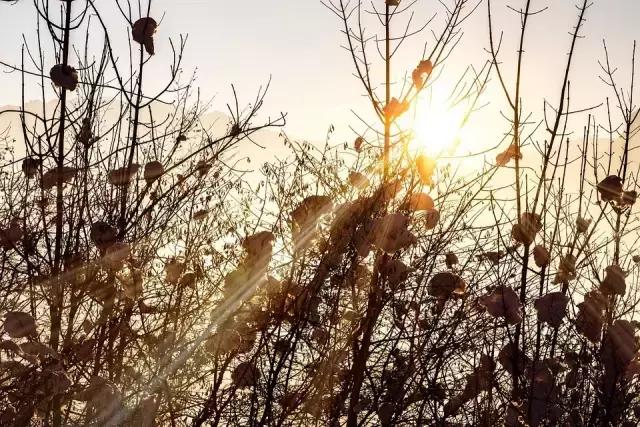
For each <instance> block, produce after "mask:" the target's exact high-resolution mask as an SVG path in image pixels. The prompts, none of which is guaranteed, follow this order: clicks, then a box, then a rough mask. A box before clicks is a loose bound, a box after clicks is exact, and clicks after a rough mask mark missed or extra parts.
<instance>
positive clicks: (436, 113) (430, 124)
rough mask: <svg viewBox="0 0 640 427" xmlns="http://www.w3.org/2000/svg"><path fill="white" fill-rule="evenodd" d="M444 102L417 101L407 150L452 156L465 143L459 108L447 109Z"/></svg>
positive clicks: (462, 119)
mask: <svg viewBox="0 0 640 427" xmlns="http://www.w3.org/2000/svg"><path fill="white" fill-rule="evenodd" d="M447 107H448V106H447V105H446V104H445V103H439V102H434V100H426V99H425V100H419V101H418V105H417V107H416V115H415V122H414V124H413V126H412V128H413V139H412V141H411V142H410V144H409V147H410V149H411V150H413V151H422V152H425V153H427V154H429V155H431V156H435V157H438V156H441V155H447V154H449V155H452V154H453V153H455V152H456V151H457V150H458V148H460V146H461V145H462V144H463V143H464V139H465V135H464V133H465V132H464V130H465V129H464V128H463V127H462V125H463V121H464V116H465V109H464V108H463V106H462V105H459V106H456V107H453V108H447Z"/></svg>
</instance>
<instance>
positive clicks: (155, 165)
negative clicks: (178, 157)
mask: <svg viewBox="0 0 640 427" xmlns="http://www.w3.org/2000/svg"><path fill="white" fill-rule="evenodd" d="M163 174H164V166H162V163H160V162H159V161H157V160H154V161H152V162H149V163H147V164H146V165H145V166H144V180H145V181H147V184H151V183H152V182H154V181H155V180H157V179H158V178H160V177H161V176H162V175H163Z"/></svg>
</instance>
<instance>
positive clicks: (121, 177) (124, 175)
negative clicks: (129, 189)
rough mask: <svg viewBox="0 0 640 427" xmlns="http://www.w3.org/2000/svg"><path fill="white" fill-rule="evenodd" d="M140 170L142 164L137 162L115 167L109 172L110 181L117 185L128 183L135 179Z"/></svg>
mask: <svg viewBox="0 0 640 427" xmlns="http://www.w3.org/2000/svg"><path fill="white" fill-rule="evenodd" d="M138 170H140V165H139V164H137V163H132V164H131V166H123V167H121V168H118V169H114V170H112V171H110V172H109V183H111V185H115V186H125V185H128V184H129V183H130V182H131V180H133V177H134V176H136V174H137V173H138Z"/></svg>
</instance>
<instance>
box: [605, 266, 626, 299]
mask: <svg viewBox="0 0 640 427" xmlns="http://www.w3.org/2000/svg"><path fill="white" fill-rule="evenodd" d="M625 277H626V274H625V272H624V271H622V268H620V266H618V265H610V266H609V267H607V268H605V277H604V280H603V281H602V284H601V285H600V292H602V294H603V295H624V294H625V292H626V290H627V285H626V283H625Z"/></svg>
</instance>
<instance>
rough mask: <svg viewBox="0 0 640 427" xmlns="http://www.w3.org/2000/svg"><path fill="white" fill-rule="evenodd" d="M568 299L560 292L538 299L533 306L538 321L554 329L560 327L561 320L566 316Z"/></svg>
mask: <svg viewBox="0 0 640 427" xmlns="http://www.w3.org/2000/svg"><path fill="white" fill-rule="evenodd" d="M568 303H569V297H567V296H566V295H565V294H563V293H562V292H551V293H549V294H547V295H544V296H542V297H540V298H538V299H537V300H536V301H535V303H534V306H535V308H536V310H537V312H538V320H539V321H541V322H545V323H548V324H549V325H551V326H553V327H554V328H558V327H560V325H561V324H562V319H564V318H565V316H566V315H567V304H568Z"/></svg>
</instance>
